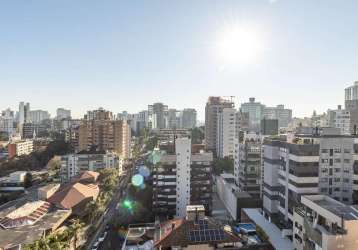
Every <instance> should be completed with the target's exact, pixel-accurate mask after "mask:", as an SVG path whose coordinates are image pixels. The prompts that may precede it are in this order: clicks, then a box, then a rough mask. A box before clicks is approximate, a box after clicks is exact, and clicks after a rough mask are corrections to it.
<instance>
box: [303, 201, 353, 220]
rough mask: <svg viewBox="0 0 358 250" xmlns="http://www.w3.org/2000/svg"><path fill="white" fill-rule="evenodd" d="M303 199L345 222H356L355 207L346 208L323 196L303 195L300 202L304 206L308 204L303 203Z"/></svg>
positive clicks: (346, 206)
mask: <svg viewBox="0 0 358 250" xmlns="http://www.w3.org/2000/svg"><path fill="white" fill-rule="evenodd" d="M304 199H307V200H309V201H311V202H312V203H314V204H316V205H318V206H319V207H321V208H323V209H325V210H327V211H329V212H331V213H333V214H334V215H336V216H339V217H343V218H344V219H345V220H358V206H357V205H355V206H348V205H345V204H343V203H341V202H339V201H336V200H334V199H332V198H330V197H328V196H325V195H305V196H303V197H302V198H301V202H303V204H304V205H306V206H307V205H308V204H307V203H306V202H304ZM310 208H312V207H310Z"/></svg>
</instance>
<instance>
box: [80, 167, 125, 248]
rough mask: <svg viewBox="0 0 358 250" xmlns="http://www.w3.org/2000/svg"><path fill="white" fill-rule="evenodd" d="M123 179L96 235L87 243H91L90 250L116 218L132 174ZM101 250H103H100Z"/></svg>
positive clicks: (102, 217)
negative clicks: (110, 222) (117, 207)
mask: <svg viewBox="0 0 358 250" xmlns="http://www.w3.org/2000/svg"><path fill="white" fill-rule="evenodd" d="M120 178H121V179H120V180H119V185H118V188H117V190H116V192H115V194H114V195H113V198H112V200H111V201H110V203H109V205H108V207H107V209H106V212H105V213H104V214H103V215H102V216H101V218H100V219H99V222H97V223H99V225H98V227H97V230H96V233H95V234H94V235H93V236H92V237H91V239H88V240H87V242H89V244H88V245H87V248H86V249H88V250H90V249H92V248H93V245H94V243H95V242H96V241H97V239H98V238H99V237H100V236H101V235H103V233H104V231H105V229H106V225H107V224H108V223H109V221H110V220H111V219H112V218H113V217H114V215H115V213H116V206H117V205H118V203H120V200H121V198H122V195H123V190H125V189H126V188H127V186H128V183H129V179H130V178H131V175H130V174H128V173H127V174H126V175H124V176H121V177H120ZM98 249H101V248H98Z"/></svg>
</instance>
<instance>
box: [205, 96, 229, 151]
mask: <svg viewBox="0 0 358 250" xmlns="http://www.w3.org/2000/svg"><path fill="white" fill-rule="evenodd" d="M224 108H234V102H233V101H232V100H228V99H225V98H223V97H219V96H210V97H209V99H208V102H207V103H206V106H205V146H206V149H207V150H209V151H212V152H213V153H214V154H216V145H217V141H216V140H217V132H218V124H217V123H218V116H219V113H220V112H222V110H223V109H224Z"/></svg>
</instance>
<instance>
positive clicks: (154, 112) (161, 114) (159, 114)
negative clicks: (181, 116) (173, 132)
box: [148, 102, 168, 129]
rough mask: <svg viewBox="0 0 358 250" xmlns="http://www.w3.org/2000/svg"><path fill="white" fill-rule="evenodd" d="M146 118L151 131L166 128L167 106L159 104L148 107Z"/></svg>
mask: <svg viewBox="0 0 358 250" xmlns="http://www.w3.org/2000/svg"><path fill="white" fill-rule="evenodd" d="M148 118H149V122H150V127H151V128H152V129H161V128H166V127H167V119H168V106H167V105H164V104H163V103H161V102H158V103H154V104H153V105H148Z"/></svg>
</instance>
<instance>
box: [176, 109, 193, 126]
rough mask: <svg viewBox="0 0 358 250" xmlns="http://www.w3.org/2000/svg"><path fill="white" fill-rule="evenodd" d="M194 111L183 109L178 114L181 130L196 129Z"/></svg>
mask: <svg viewBox="0 0 358 250" xmlns="http://www.w3.org/2000/svg"><path fill="white" fill-rule="evenodd" d="M196 119H197V118H196V110H195V109H183V110H182V111H181V114H180V124H181V128H186V129H192V128H195V127H196Z"/></svg>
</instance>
